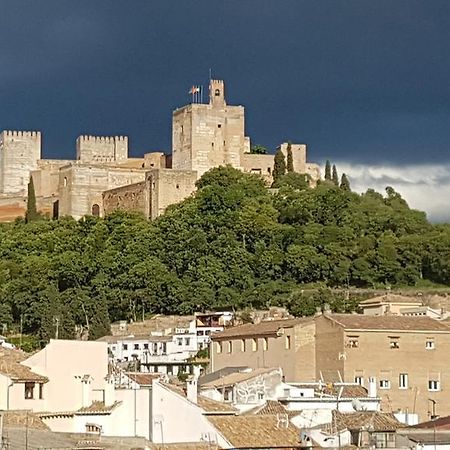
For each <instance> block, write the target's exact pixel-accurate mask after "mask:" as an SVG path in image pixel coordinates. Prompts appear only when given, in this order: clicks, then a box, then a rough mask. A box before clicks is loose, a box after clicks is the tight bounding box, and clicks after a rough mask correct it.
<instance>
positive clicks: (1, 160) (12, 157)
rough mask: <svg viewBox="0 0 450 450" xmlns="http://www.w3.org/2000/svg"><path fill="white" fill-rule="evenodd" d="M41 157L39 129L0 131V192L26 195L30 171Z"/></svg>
mask: <svg viewBox="0 0 450 450" xmlns="http://www.w3.org/2000/svg"><path fill="white" fill-rule="evenodd" d="M39 159H41V133H40V132H39V131H3V132H2V133H0V193H1V194H10V195H27V188H28V182H29V181H30V172H31V171H32V170H36V169H37V163H38V160H39Z"/></svg>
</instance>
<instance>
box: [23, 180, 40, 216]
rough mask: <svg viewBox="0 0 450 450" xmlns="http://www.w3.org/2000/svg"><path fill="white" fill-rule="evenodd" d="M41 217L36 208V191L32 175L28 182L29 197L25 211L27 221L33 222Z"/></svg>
mask: <svg viewBox="0 0 450 450" xmlns="http://www.w3.org/2000/svg"><path fill="white" fill-rule="evenodd" d="M38 218H39V214H38V212H37V209H36V192H35V190H34V182H33V177H30V181H29V183H28V197H27V211H26V213H25V221H26V222H27V223H28V222H32V221H33V220H36V219H38Z"/></svg>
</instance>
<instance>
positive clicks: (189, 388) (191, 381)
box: [186, 366, 201, 403]
mask: <svg viewBox="0 0 450 450" xmlns="http://www.w3.org/2000/svg"><path fill="white" fill-rule="evenodd" d="M200 371H201V368H200V366H194V374H193V375H192V376H190V377H189V378H188V380H187V382H186V383H187V384H186V396H187V399H188V400H189V401H190V402H192V403H197V396H198V377H199V376H200Z"/></svg>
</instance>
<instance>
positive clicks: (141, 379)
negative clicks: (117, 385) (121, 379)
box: [125, 372, 161, 386]
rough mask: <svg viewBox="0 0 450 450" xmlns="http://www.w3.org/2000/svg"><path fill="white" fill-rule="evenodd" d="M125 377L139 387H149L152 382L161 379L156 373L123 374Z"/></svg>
mask: <svg viewBox="0 0 450 450" xmlns="http://www.w3.org/2000/svg"><path fill="white" fill-rule="evenodd" d="M125 375H126V376H127V377H128V378H129V379H130V380H132V381H134V382H135V383H137V384H139V385H140V386H151V385H152V383H153V380H157V379H159V378H161V375H160V374H157V373H145V372H125Z"/></svg>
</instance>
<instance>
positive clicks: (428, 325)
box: [324, 314, 450, 333]
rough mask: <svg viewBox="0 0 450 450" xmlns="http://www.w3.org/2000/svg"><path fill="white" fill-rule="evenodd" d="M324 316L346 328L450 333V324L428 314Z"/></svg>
mask: <svg viewBox="0 0 450 450" xmlns="http://www.w3.org/2000/svg"><path fill="white" fill-rule="evenodd" d="M324 317H326V318H328V319H330V320H332V321H333V322H335V323H337V324H339V325H341V326H342V327H344V328H345V329H346V330H376V331H383V330H386V331H390V330H392V331H434V332H445V333H450V329H449V327H448V326H446V325H445V324H443V323H442V322H439V321H437V320H435V319H431V318H430V317H426V316H419V317H409V316H368V315H364V314H329V315H325V316H324Z"/></svg>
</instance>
